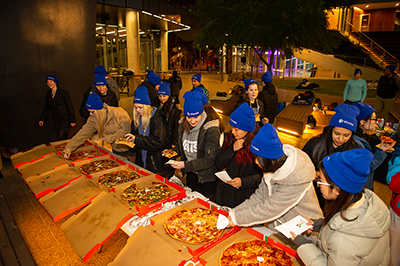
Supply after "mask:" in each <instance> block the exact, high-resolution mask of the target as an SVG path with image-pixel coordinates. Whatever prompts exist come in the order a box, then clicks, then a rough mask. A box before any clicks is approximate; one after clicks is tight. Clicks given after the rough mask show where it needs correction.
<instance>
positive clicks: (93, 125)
mask: <svg viewBox="0 0 400 266" xmlns="http://www.w3.org/2000/svg"><path fill="white" fill-rule="evenodd" d="M86 108H87V109H88V110H89V114H90V116H89V118H88V120H87V121H86V124H84V125H83V127H82V128H81V129H80V130H79V131H78V133H76V135H75V136H74V137H73V138H72V139H71V140H70V141H69V142H68V144H67V146H65V148H64V150H63V153H64V157H65V158H69V156H70V155H71V152H73V151H74V150H76V148H78V147H79V146H80V145H81V144H82V143H84V142H85V140H87V139H88V138H89V137H90V136H92V135H93V134H94V133H96V132H97V134H96V136H95V137H94V138H93V140H96V141H100V142H103V141H104V142H106V143H108V144H111V147H112V150H113V152H116V153H118V152H126V151H128V148H125V147H121V146H120V145H116V144H115V140H116V139H117V138H123V137H124V136H125V134H126V133H128V132H129V130H130V124H131V119H130V117H129V115H128V113H127V112H126V111H125V110H124V109H122V108H121V107H111V106H108V105H107V104H105V103H104V104H103V102H102V101H101V99H100V97H99V96H98V95H97V94H96V93H92V94H90V95H89V97H88V100H87V101H86Z"/></svg>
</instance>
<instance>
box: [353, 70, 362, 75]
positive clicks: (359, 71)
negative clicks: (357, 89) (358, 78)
mask: <svg viewBox="0 0 400 266" xmlns="http://www.w3.org/2000/svg"><path fill="white" fill-rule="evenodd" d="M358 73H360V74H361V75H362V71H361V69H359V68H356V70H354V76H355V75H357V74H358Z"/></svg>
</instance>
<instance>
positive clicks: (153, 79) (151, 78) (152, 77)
mask: <svg viewBox="0 0 400 266" xmlns="http://www.w3.org/2000/svg"><path fill="white" fill-rule="evenodd" d="M146 76H147V81H148V82H150V83H151V84H153V85H155V86H157V85H160V83H161V77H160V76H159V75H157V74H156V73H154V71H153V70H149V71H148V72H147V75H146Z"/></svg>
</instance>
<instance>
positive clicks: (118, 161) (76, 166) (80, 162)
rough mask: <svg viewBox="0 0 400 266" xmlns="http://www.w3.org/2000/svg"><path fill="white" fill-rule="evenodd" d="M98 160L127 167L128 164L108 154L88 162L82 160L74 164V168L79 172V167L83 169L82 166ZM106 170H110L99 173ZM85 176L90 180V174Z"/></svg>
mask: <svg viewBox="0 0 400 266" xmlns="http://www.w3.org/2000/svg"><path fill="white" fill-rule="evenodd" d="M98 160H112V161H114V162H116V163H118V164H119V165H126V162H124V161H122V160H120V159H119V158H117V157H115V156H114V155H112V154H106V155H104V156H101V157H100V158H90V159H87V160H81V161H75V162H72V166H73V167H74V168H75V169H76V170H77V171H78V172H79V167H81V166H82V165H84V164H89V163H91V162H93V161H98ZM119 165H118V166H119ZM114 168H115V167H114ZM111 169H112V168H111ZM106 170H108V169H105V170H102V171H99V172H97V173H101V172H104V171H106ZM83 175H85V176H86V177H88V178H90V174H83Z"/></svg>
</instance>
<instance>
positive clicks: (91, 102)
mask: <svg viewBox="0 0 400 266" xmlns="http://www.w3.org/2000/svg"><path fill="white" fill-rule="evenodd" d="M103 107H104V104H103V102H102V101H101V99H100V96H99V95H97V94H96V93H94V92H92V93H91V94H90V95H89V97H88V99H87V101H86V109H90V110H101V109H103Z"/></svg>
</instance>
